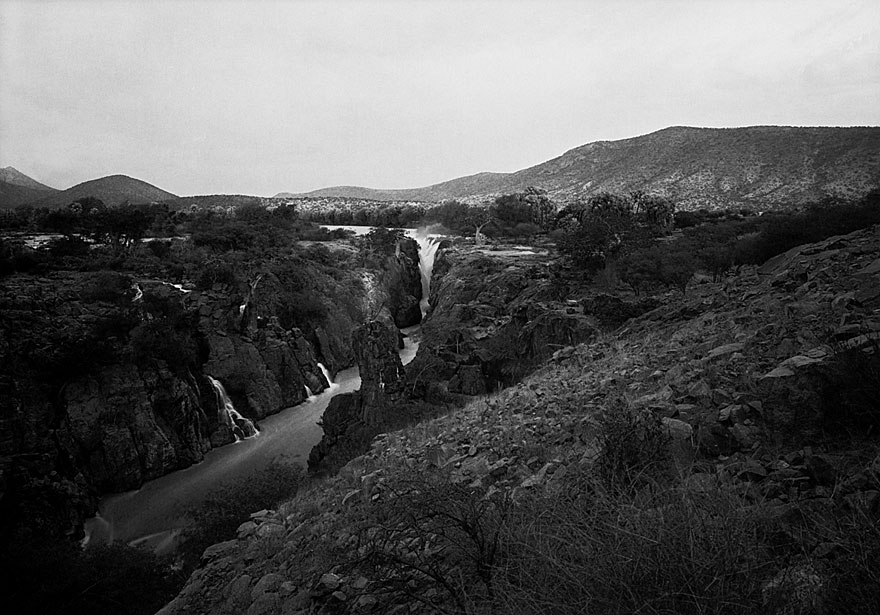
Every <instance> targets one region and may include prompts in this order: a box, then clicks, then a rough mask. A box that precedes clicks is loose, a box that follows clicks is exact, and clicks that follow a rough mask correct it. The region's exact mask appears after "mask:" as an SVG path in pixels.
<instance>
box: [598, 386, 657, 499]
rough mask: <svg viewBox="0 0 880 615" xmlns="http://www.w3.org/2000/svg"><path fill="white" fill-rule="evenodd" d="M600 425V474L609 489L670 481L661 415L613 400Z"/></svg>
mask: <svg viewBox="0 0 880 615" xmlns="http://www.w3.org/2000/svg"><path fill="white" fill-rule="evenodd" d="M599 423H600V426H601V431H600V435H599V441H600V452H599V459H598V464H597V470H598V474H599V476H600V477H601V479H602V480H603V481H604V483H605V486H606V487H608V488H611V489H619V488H623V489H628V488H630V487H631V486H633V485H641V484H646V483H650V482H654V481H656V480H657V479H663V478H667V477H668V472H669V469H670V460H669V454H668V450H669V447H668V440H667V438H666V436H665V434H664V433H663V429H662V425H661V423H660V418H659V417H658V416H657V415H655V414H654V413H652V412H649V411H646V410H639V409H636V408H633V407H631V406H630V405H629V403H628V402H627V401H626V399H624V398H623V397H612V398H610V399H609V400H608V402H607V405H606V407H605V408H604V410H603V412H602V414H601V415H600V416H599Z"/></svg>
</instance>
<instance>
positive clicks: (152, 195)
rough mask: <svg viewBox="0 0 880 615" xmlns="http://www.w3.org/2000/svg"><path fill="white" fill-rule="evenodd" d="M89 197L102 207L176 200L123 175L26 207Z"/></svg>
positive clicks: (95, 182)
mask: <svg viewBox="0 0 880 615" xmlns="http://www.w3.org/2000/svg"><path fill="white" fill-rule="evenodd" d="M90 196H91V197H95V198H98V199H100V200H101V201H103V202H104V204H105V205H121V204H123V203H132V204H140V203H153V202H158V201H165V200H167V199H173V198H176V195H174V194H171V193H170V192H166V191H165V190H162V189H161V188H157V187H156V186H153V185H152V184H148V183H147V182H145V181H141V180H139V179H134V178H132V177H128V176H126V175H108V176H107V177H101V178H99V179H93V180H90V181H87V182H83V183H81V184H77V185H75V186H73V187H72V188H68V189H67V190H61V191H59V192H55V193H53V194H51V195H49V196H44V197H42V198H39V199H37V200H34V201H31V202H28V203H27V204H28V205H32V206H34V207H61V206H64V205H69V204H70V203H73V202H74V201H76V200H77V199H82V198H85V197H90Z"/></svg>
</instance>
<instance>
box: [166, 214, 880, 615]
mask: <svg viewBox="0 0 880 615" xmlns="http://www.w3.org/2000/svg"><path fill="white" fill-rule="evenodd" d="M453 269H454V265H453V267H450V269H449V270H448V271H447V272H446V273H445V275H447V276H448V275H449V272H451V271H452V270H453ZM438 293H441V291H439V290H438ZM441 294H442V293H441ZM438 297H439V295H438ZM878 309H880V228H877V227H874V228H872V229H866V230H865V231H860V232H856V233H853V234H850V235H847V236H842V237H834V238H831V239H828V240H825V241H822V242H820V243H817V244H812V245H806V246H801V247H798V248H796V249H794V250H791V251H790V252H788V253H786V254H784V255H781V256H780V257H777V258H775V259H773V260H771V261H769V262H768V263H766V264H765V265H764V266H763V267H761V268H760V269H758V268H745V269H743V270H742V271H740V272H739V273H738V274H737V275H735V276H732V277H730V278H729V279H727V280H726V281H724V282H723V283H703V284H699V285H697V286H696V287H695V288H693V289H691V290H690V291H689V293H688V294H687V295H686V296H681V295H680V294H679V295H669V296H668V297H665V298H663V300H662V301H661V302H660V304H659V305H658V306H657V307H655V308H654V309H652V310H650V311H648V312H646V313H644V314H642V315H640V316H637V317H636V318H634V319H632V320H630V321H629V322H628V323H627V324H626V325H625V326H624V328H622V329H621V330H619V331H618V332H617V334H616V335H614V336H599V337H597V338H595V339H589V340H588V341H586V342H585V343H581V344H576V345H573V346H570V347H567V348H563V349H560V350H559V351H558V352H556V353H555V356H554V357H553V358H552V359H551V360H550V361H548V362H547V363H546V364H545V365H544V366H543V367H541V368H540V369H539V370H538V371H536V372H535V373H534V374H532V375H531V376H528V377H527V378H526V379H525V380H524V381H523V382H522V383H521V384H518V385H516V386H513V387H511V388H509V389H507V390H505V391H503V392H501V393H498V394H495V395H490V396H488V397H483V398H479V399H476V400H474V401H473V402H472V403H470V404H468V405H467V406H466V407H464V408H462V409H460V410H458V411H456V412H455V413H452V414H450V415H448V416H445V417H442V418H439V419H436V420H434V421H431V422H429V423H425V424H421V425H417V426H414V427H412V428H409V429H405V430H402V431H398V432H393V433H386V434H383V435H381V436H378V437H376V439H375V440H374V442H373V445H372V447H371V448H370V449H369V451H368V452H367V453H366V454H364V455H362V456H360V457H358V458H356V459H354V460H352V461H351V462H350V463H349V464H347V465H346V466H345V467H344V468H342V470H341V471H340V472H339V473H338V475H336V476H334V477H332V478H330V479H328V480H325V481H323V482H320V483H316V484H314V485H312V487H311V488H310V489H307V490H305V491H304V492H302V493H301V494H300V495H298V496H297V498H296V499H294V500H292V501H290V502H288V503H286V504H284V505H282V506H280V507H279V509H278V510H274V511H263V512H261V513H260V514H259V515H256V516H255V518H254V519H253V522H252V523H250V524H246V525H245V526H242V528H241V529H240V531H239V533H238V534H237V536H235V537H232V538H231V539H230V540H228V541H226V542H223V543H220V544H217V545H214V546H213V547H211V548H209V549H208V550H207V551H206V552H205V554H204V556H203V567H202V568H201V569H199V570H198V571H196V573H195V574H194V575H193V576H192V577H191V579H190V581H189V582H188V584H187V587H186V588H185V589H184V591H183V592H182V593H181V594H180V595H179V596H178V597H177V598H176V599H175V600H174V601H172V602H171V603H170V604H169V605H168V606H166V607H165V609H163V610H162V611H161V613H162V615H173V614H175V613H213V612H224V611H228V612H259V613H309V612H338V613H362V612H364V613H366V612H390V611H391V610H392V609H395V608H398V609H403V610H410V611H419V610H422V611H438V612H450V611H451V612H457V611H468V610H469V609H471V608H473V609H475V610H477V611H480V610H482V609H484V610H486V611H489V610H492V609H495V610H497V611H498V612H511V611H512V610H515V609H518V608H520V607H522V606H523V605H526V606H528V608H529V609H531V611H529V612H542V610H543V609H551V608H566V609H569V610H570V611H571V612H577V611H578V610H579V609H583V608H585V607H588V608H596V609H597V610H600V611H607V610H611V609H618V610H621V611H624V612H630V611H633V610H636V609H637V608H638V607H639V605H642V606H644V605H646V604H650V605H654V606H656V607H658V608H660V607H662V608H663V609H666V610H669V611H670V612H682V610H684V609H688V608H693V607H694V605H697V606H698V607H699V608H700V609H703V610H704V611H708V610H709V609H710V607H712V605H716V604H734V603H735V604H736V605H737V606H736V610H737V611H738V612H754V613H758V612H764V613H766V612H770V613H786V612H809V613H820V612H852V608H853V607H854V606H856V607H858V608H862V607H864V608H862V610H861V611H860V612H870V611H871V605H873V606H876V595H877V594H876V590H877V589H878V587H877V582H876V578H877V577H876V570H877V569H876V566H875V564H874V563H873V560H870V559H869V560H866V559H864V558H863V557H861V556H859V555H858V554H864V553H866V552H871V553H873V552H876V551H875V550H876V549H878V548H880V542H878V540H877V536H876V532H875V529H876V528H874V529H873V530H872V529H871V528H872V527H873V526H874V524H875V520H876V515H877V514H878V511H880V508H878V507H880V479H878V477H880V460H878V457H877V450H878V449H877V440H876V429H877V424H878V421H880V416H878V414H877V404H876V391H877V383H878V374H880V370H878V363H877V362H878V352H877V348H878V346H877V345H878V336H880V322H878V319H877V310H878ZM435 310H437V312H435V314H436V315H437V316H438V317H439V314H440V311H439V310H440V305H439V304H438V305H436V306H435ZM429 322H430V319H429ZM721 570H723V571H724V572H723V576H724V583H719V582H718V581H719V571H721ZM634 578H638V579H642V582H640V583H639V584H630V583H629V581H630V580H631V579H634ZM621 579H623V581H624V582H625V583H626V587H627V588H628V591H627V592H621V591H620V589H621V585H620V583H621ZM856 579H860V581H859V582H858V583H856V582H855V580H856ZM680 584H684V586H687V587H690V588H691V591H689V592H688V593H687V594H686V596H683V595H681V594H678V593H675V592H672V593H670V591H669V587H671V586H675V587H678V586H680ZM728 601H733V602H728ZM401 605H402V606H401Z"/></svg>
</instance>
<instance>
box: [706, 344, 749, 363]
mask: <svg viewBox="0 0 880 615" xmlns="http://www.w3.org/2000/svg"><path fill="white" fill-rule="evenodd" d="M743 348H745V344H742V343H740V342H734V343H732V344H724V345H723V346H718V347H716V348H713V349H712V350H710V351H709V353H708V354H707V355H706V359H707V360H709V361H711V360H713V359H717V358H719V357H723V356H725V355H729V354H733V353H735V352H740V351H741V350H742V349H743Z"/></svg>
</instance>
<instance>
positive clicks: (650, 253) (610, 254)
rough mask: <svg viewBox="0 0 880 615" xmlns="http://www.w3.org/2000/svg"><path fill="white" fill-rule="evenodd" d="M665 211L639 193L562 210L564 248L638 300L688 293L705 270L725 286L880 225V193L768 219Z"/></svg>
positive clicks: (559, 233)
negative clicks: (742, 272)
mask: <svg viewBox="0 0 880 615" xmlns="http://www.w3.org/2000/svg"><path fill="white" fill-rule="evenodd" d="M665 205H666V204H663V203H660V202H658V201H654V200H653V199H650V202H649V206H648V207H647V208H645V207H644V205H642V204H640V203H639V202H638V199H636V198H633V197H632V195H631V196H629V197H621V196H616V195H597V196H595V197H591V198H590V199H588V200H587V201H586V203H582V204H577V205H576V206H574V207H571V206H569V207H567V208H565V209H563V210H562V212H560V215H559V216H558V217H557V224H558V228H557V230H556V231H555V233H556V239H557V245H558V247H559V249H560V251H561V252H562V253H563V254H566V255H568V256H569V257H570V258H571V261H572V263H573V264H574V265H575V266H576V267H578V268H580V269H582V270H584V271H585V272H586V273H589V274H596V273H598V272H600V271H603V272H605V273H606V275H609V276H611V278H612V279H613V278H617V277H619V279H621V280H623V281H624V282H625V283H627V284H628V285H630V286H631V287H632V288H633V289H634V290H635V291H636V293H637V294H638V293H640V292H643V291H650V290H653V289H655V288H658V287H667V288H678V289H679V290H681V291H682V292H685V290H686V289H687V285H688V283H689V281H690V280H691V279H692V277H693V274H694V273H695V272H697V271H704V272H706V273H707V274H710V275H712V277H713V279H714V280H716V281H717V280H719V279H721V278H722V277H723V276H724V275H725V274H726V273H727V272H728V271H730V270H731V269H734V268H736V267H739V266H742V265H760V264H762V263H764V262H765V261H767V260H768V259H769V258H772V257H773V256H776V255H777V254H781V253H783V252H785V251H787V250H790V249H791V248H793V247H795V246H798V245H802V244H806V243H812V242H817V241H821V240H823V239H826V238H828V237H832V236H834V235H842V234H846V233H850V232H853V231H856V230H859V229H863V228H866V227H869V226H871V225H874V224H880V191H873V192H871V193H869V194H867V195H865V196H864V197H862V198H861V199H858V200H856V201H852V202H844V201H839V200H831V199H826V200H824V201H821V202H818V203H814V204H811V205H809V206H806V207H804V208H802V209H800V210H797V211H793V212H788V213H771V214H765V215H761V216H756V215H753V214H751V213H750V212H748V211H745V210H739V211H726V212H678V213H674V208H673V210H672V211H671V210H669V209H668V207H666V206H665ZM658 206H659V207H660V208H659V209H658ZM658 213H660V214H662V218H658V217H657V214H658ZM670 215H671V221H672V223H670Z"/></svg>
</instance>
